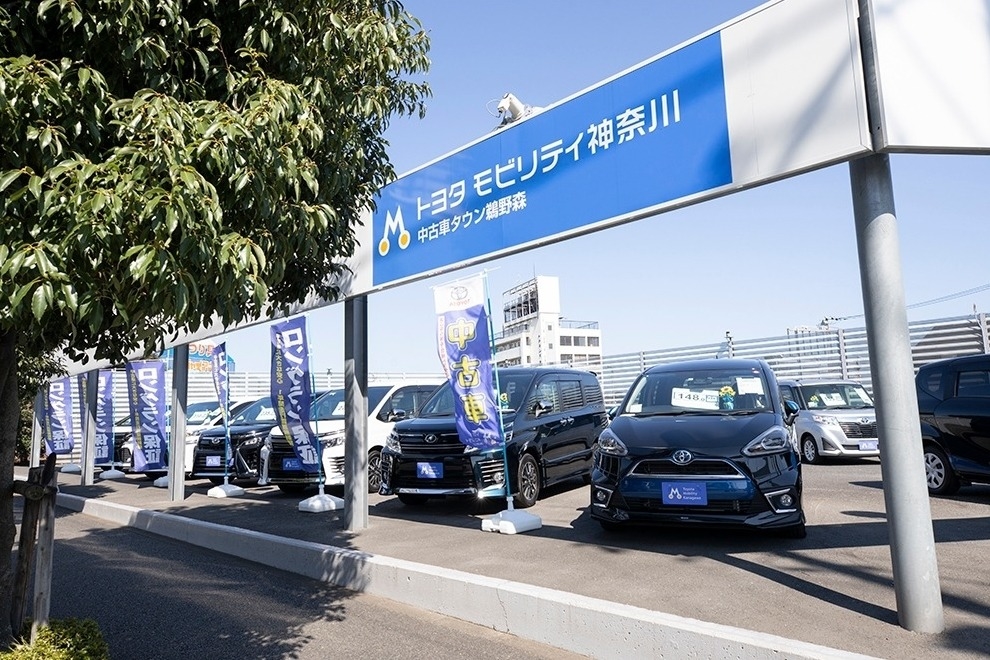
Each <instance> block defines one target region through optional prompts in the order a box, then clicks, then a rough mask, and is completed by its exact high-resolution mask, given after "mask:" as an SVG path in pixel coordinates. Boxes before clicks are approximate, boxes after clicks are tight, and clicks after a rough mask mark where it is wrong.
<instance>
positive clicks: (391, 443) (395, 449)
mask: <svg viewBox="0 0 990 660" xmlns="http://www.w3.org/2000/svg"><path fill="white" fill-rule="evenodd" d="M385 449H387V450H389V451H390V452H392V453H394V454H401V453H402V445H401V444H400V443H399V434H398V433H396V432H395V431H394V430H393V431H389V433H388V437H386V438H385Z"/></svg>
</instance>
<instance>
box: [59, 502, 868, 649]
mask: <svg viewBox="0 0 990 660" xmlns="http://www.w3.org/2000/svg"><path fill="white" fill-rule="evenodd" d="M57 503H58V505H59V506H61V507H63V508H66V509H69V510H72V511H78V512H81V513H84V514H86V515H90V516H93V517H95V518H100V519H101V520H104V521H107V522H110V523H113V524H116V525H120V526H128V527H134V528H136V529H141V530H144V531H146V532H151V533H153V534H158V535H160V536H165V537H168V538H171V539H175V540H177V541H182V542H184V543H189V544H192V545H196V546H199V547H202V548H208V549H210V550H215V551H217V552H222V553H224V554H228V555H232V556H235V557H239V558H241V559H246V560H248V561H253V562H257V563H259V564H263V565H265V566H271V567H273V568H277V569H279V570H284V571H289V572H291V573H295V574H297V575H303V576H305V577H309V578H312V579H314V580H320V581H323V582H327V583H330V584H334V585H338V586H341V587H345V588H347V589H351V590H353V591H358V592H362V593H366V594H371V595H374V596H380V597H382V598H388V599H389V600H393V601H397V602H400V603H405V604H407V605H411V606H414V607H418V608H421V609H425V610H428V611H431V612H436V613H438V614H444V615H447V616H452V617H455V618H457V619H461V620H463V621H468V622H471V623H474V624H477V625H481V626H485V627H486V628H491V629H493V630H498V631H502V632H506V633H509V634H512V635H516V636H517V637H521V638H524V639H529V640H533V641H536V642H542V643H544V644H548V645H550V646H553V647H556V648H560V649H564V650H567V651H572V652H574V653H579V654H583V655H588V656H591V657H594V658H643V657H653V658H663V657H675V658H713V657H720V658H726V657H731V658H754V659H757V658H759V659H763V658H765V659H771V658H772V659H773V660H781V658H795V659H799V658H808V659H839V658H842V659H846V658H849V659H851V658H870V657H871V656H865V655H860V654H857V653H849V652H847V651H841V650H838V649H832V648H828V647H825V646H818V645H815V644H808V643H805V642H799V641H796V640H791V639H787V638H785V637H778V636H776V635H769V634H765V633H759V632H753V631H749V630H744V629H741V628H733V627H731V626H723V625H719V624H714V623H707V622H704V621H698V620H695V619H688V618H684V617H679V616H675V615H672V614H664V613H662V612H655V611H652V610H647V609H643V608H640V607H634V606H631V605H622V604H619V603H613V602H610V601H605V600H601V599H597V598H589V597H586V596H580V595H577V594H572V593H567V592H563V591H557V590H555V589H547V588H545V587H537V586H532V585H527V584H522V583H519V582H512V581H509V580H502V579H496V578H489V577H484V576H479V575H474V574H471V573H465V572H462V571H457V570H451V569H446V568H439V567H436V566H430V565H427V564H418V563H415V562H410V561H405V560H401V559H393V558H390V557H383V556H380V555H372V554H368V553H364V552H359V551H355V550H348V549H346V548H338V547H334V546H329V545H322V544H319V543H311V542H308V541H299V540H296V539H289V538H283V537H280V536H274V535H272V534H264V533H261V532H254V531H251V530H246V529H241V528H238V527H228V526H225V525H216V524H213V523H207V522H202V521H199V520H193V519H190V518H183V517H182V516H175V515H171V514H167V513H161V512H158V511H149V510H145V509H139V508H137V507H132V506H127V505H123V504H116V503H113V502H106V501H102V500H98V499H90V498H86V497H79V496H76V495H69V494H67V493H59V494H58V502H57Z"/></svg>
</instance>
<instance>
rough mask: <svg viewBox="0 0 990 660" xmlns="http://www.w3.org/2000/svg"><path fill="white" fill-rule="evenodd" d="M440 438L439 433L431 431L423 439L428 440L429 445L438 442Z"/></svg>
mask: <svg viewBox="0 0 990 660" xmlns="http://www.w3.org/2000/svg"><path fill="white" fill-rule="evenodd" d="M439 439H440V438H438V437H437V434H436V433H430V434H429V435H427V436H426V437H425V438H423V440H426V444H428V445H433V444H436V442H437V440H439Z"/></svg>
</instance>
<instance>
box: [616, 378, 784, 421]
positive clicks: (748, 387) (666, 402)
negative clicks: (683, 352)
mask: <svg viewBox="0 0 990 660" xmlns="http://www.w3.org/2000/svg"><path fill="white" fill-rule="evenodd" d="M767 391H768V389H767V384H766V381H765V380H764V378H763V373H762V372H761V370H760V369H757V368H753V369H739V368H725V369H698V370H695V369H685V370H680V371H656V372H649V373H645V374H643V375H642V376H640V377H639V380H637V381H636V382H635V383H634V384H633V387H632V390H631V392H630V395H629V399H628V400H627V401H626V403H625V405H624V408H623V410H622V411H620V414H632V415H637V416H646V415H679V414H684V413H708V412H712V413H717V414H728V413H732V414H736V413H752V412H759V411H761V410H767V409H769V408H770V405H771V404H770V400H769V397H768V396H767Z"/></svg>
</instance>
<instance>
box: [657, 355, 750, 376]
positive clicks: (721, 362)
mask: <svg viewBox="0 0 990 660" xmlns="http://www.w3.org/2000/svg"><path fill="white" fill-rule="evenodd" d="M766 366H767V363H766V362H765V361H764V360H760V359H758V358H702V359H700V360H681V361H678V362H665V363H663V364H655V365H653V366H652V367H649V368H648V369H647V370H646V371H645V372H644V373H650V372H660V371H681V370H682V369H725V368H727V367H736V368H739V367H742V368H754V367H760V368H762V367H766Z"/></svg>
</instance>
